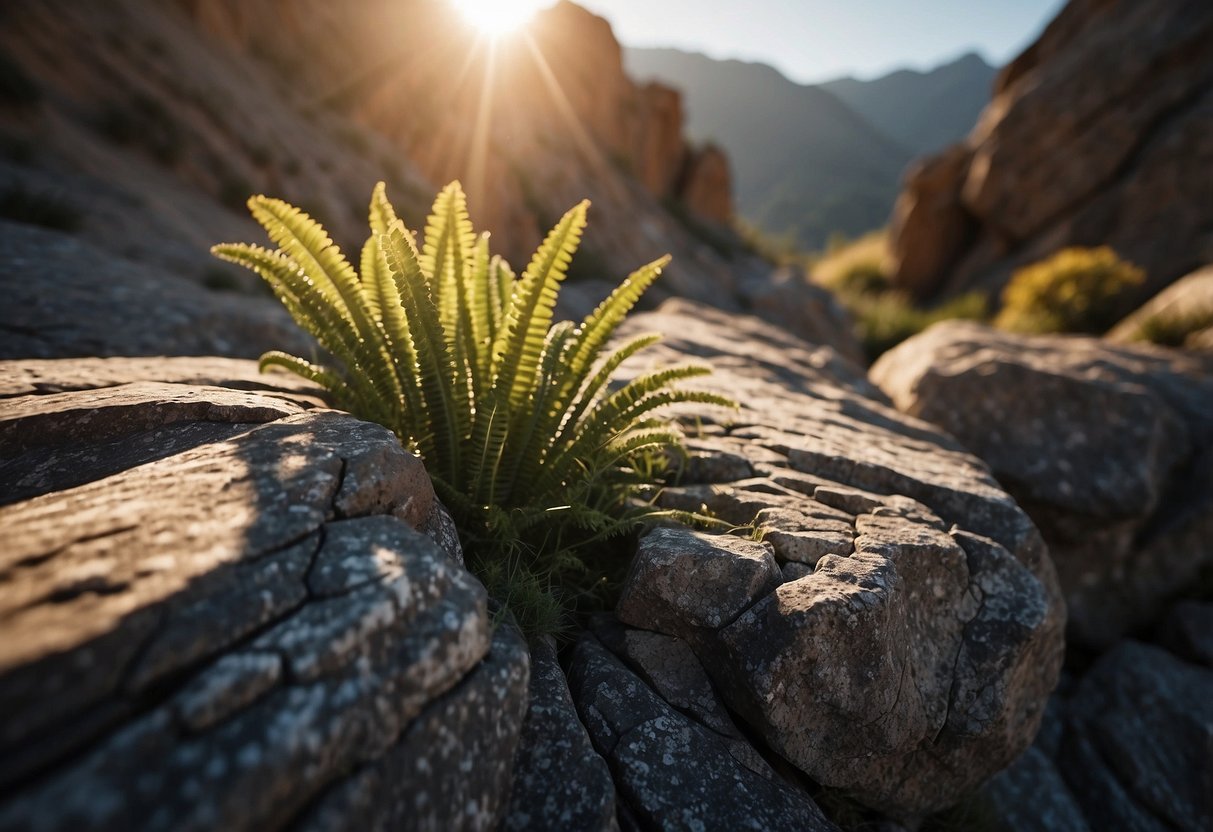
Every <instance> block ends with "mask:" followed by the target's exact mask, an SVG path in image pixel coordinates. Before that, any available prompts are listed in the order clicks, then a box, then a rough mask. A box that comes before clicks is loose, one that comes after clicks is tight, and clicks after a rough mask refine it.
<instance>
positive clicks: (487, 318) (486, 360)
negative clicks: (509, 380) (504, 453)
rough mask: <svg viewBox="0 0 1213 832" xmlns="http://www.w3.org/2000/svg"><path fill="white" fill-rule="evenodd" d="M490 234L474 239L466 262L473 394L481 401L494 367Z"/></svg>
mask: <svg viewBox="0 0 1213 832" xmlns="http://www.w3.org/2000/svg"><path fill="white" fill-rule="evenodd" d="M491 264H492V260H491V258H490V256H489V235H488V233H487V232H486V233H484V234H481V235H480V237H479V239H478V240H477V241H476V249H475V251H474V252H473V254H472V261H471V264H470V266H469V269H470V271H469V275H468V278H469V283H468V300H469V303H470V306H471V333H472V337H471V340H472V346H471V361H470V363H471V365H472V397H473V398H474V399H475V400H476V401H477V402H480V401H481V400H482V398H484V397H485V396H486V395H487V393H488V387H489V385H490V384H491V383H492V377H491V375H490V373H492V370H493V361H492V347H493V312H492V310H491V309H490V307H491V304H492V295H491V291H492V290H491V287H490V277H491V276H492V275H491V272H490V267H491Z"/></svg>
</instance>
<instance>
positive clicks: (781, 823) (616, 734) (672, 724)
mask: <svg viewBox="0 0 1213 832" xmlns="http://www.w3.org/2000/svg"><path fill="white" fill-rule="evenodd" d="M569 687H570V689H571V690H572V693H573V698H574V700H575V701H576V702H577V707H578V711H579V712H580V713H581V718H582V720H583V721H584V722H585V724H586V726H587V727H588V728H589V732H590V737H591V739H593V741H594V747H595V748H597V749H598V750H599V752H600V753H602V754H603V755H604V756H605V757H606V758H607V760H608V761H609V762H610V764H611V769H612V772H613V773H614V775H615V785H616V788H617V789H618V790H619V793H620V798H621V800H622V801H624V802H625V803H626V804H627V806H628V809H629V813H630V815H631V816H632V817H634V818H636V819H637V821H638V822H639V823H640V824H641V827H642V828H655V829H704V830H709V829H710V830H739V829H752V830H789V832H790V830H805V832H812V830H822V832H825V830H834V829H837V827H835V826H834V825H833V824H832V823H830V822H829V821H828V820H826V818H825V816H824V815H822V814H821V810H820V809H818V808H817V806H816V804H814V803H813V801H812V799H811V798H810V797H809V796H808V794H806V793H805V792H804V791H803V790H801V789H799V788H797V787H795V786H793V785H791V784H789V783H786V782H783V781H780V780H777V779H771V778H767V777H763V776H762V775H760V774H756V773H755V772H753V771H751V770H750V769H749V768H747V767H746V766H744V765H742V764H741V763H739V762H738V761H737V760H736V759H735V758H734V757H733V755H732V754H731V753H730V750H729V747H728V745H727V744H726V743H725V741H724V738H723V737H721V736H719V735H718V734H715V733H714V732H712V731H710V730H709V729H707V728H705V727H702V726H700V725H698V724H696V723H694V722H692V721H691V720H690V719H688V718H687V717H685V716H683V715H682V714H680V713H679V712H678V711H676V710H675V709H674V708H672V707H671V706H670V705H669V704H667V703H666V702H665V701H664V700H662V699H661V697H659V696H658V695H657V694H655V693H654V692H653V691H652V690H651V689H650V688H649V687H648V686H647V685H646V684H645V683H644V682H643V681H641V680H640V678H639V677H637V676H636V675H635V674H633V673H631V672H630V671H629V670H628V669H627V668H626V667H624V665H623V664H622V663H620V661H619V660H618V659H616V658H615V657H614V656H612V655H611V653H610V652H609V651H608V650H607V649H606V648H605V647H603V646H602V645H601V644H600V643H599V642H598V641H597V640H596V639H594V638H593V637H592V636H588V635H587V636H584V637H583V638H582V640H581V641H580V642H578V644H577V647H576V650H575V651H574V654H573V657H572V660H571V669H570V675H569Z"/></svg>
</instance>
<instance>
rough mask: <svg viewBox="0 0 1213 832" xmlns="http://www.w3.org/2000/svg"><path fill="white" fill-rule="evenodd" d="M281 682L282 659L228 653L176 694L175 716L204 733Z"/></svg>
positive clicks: (193, 728) (272, 655)
mask: <svg viewBox="0 0 1213 832" xmlns="http://www.w3.org/2000/svg"><path fill="white" fill-rule="evenodd" d="M281 678H282V658H281V657H279V656H277V655H275V654H273V653H257V652H243V653H229V654H228V655H226V656H224V657H222V658H221V659H219V660H218V661H216V662H215V663H214V664H213V665H211V667H209V668H208V669H207V670H205V671H204V672H202V673H200V674H198V676H197V677H196V678H195V679H194V680H193V681H192V682H190V684H189V685H188V686H187V687H186V688H185V689H184V690H182V691H181V692H180V693H179V694H177V696H176V697H175V700H174V702H173V715H174V716H175V717H176V718H177V719H178V720H180V721H181V722H182V724H183V725H185V727H186V728H187V729H188V730H190V731H192V732H194V733H198V732H200V731H205V730H206V729H207V728H210V727H211V726H212V725H214V724H215V723H217V722H218V721H219V720H221V719H223V718H224V717H226V716H228V715H230V714H232V713H235V712H236V711H238V710H240V709H241V708H244V707H247V706H248V704H249V703H250V702H252V701H253V700H254V699H256V698H257V697H259V696H260V695H261V694H263V693H265V692H266V691H268V690H269V689H270V688H272V687H274V685H276V684H278V680H279V679H281Z"/></svg>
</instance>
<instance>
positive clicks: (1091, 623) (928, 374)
mask: <svg viewBox="0 0 1213 832" xmlns="http://www.w3.org/2000/svg"><path fill="white" fill-rule="evenodd" d="M872 378H873V379H875V380H876V381H877V382H878V383H879V384H880V385H881V386H882V387H883V388H884V390H885V391H886V392H888V393H889V394H890V395H891V396H892V397H893V399H894V401H896V403H897V404H898V406H899V407H901V408H902V409H903V410H905V411H906V412H908V413H910V414H912V415H915V416H919V417H922V418H925V419H929V420H931V421H933V422H936V423H937V424H939V425H940V426H941V427H943V428H944V429H946V430H948V431H949V432H950V433H952V434H953V435H954V436H956V437H957V438H958V439H960V440H961V441H962V442H964V443H965V444H966V446H968V447H969V448H971V449H972V450H973V451H974V452H975V453H976V454H978V455H979V456H981V457H982V458H983V459H984V460H985V461H986V462H988V463H989V464H990V466H991V467H992V468H993V470H994V473H995V475H996V476H997V477H998V479H999V481H1000V482H1002V483H1004V484H1005V485H1006V486H1007V488H1008V489H1009V490H1010V491H1011V492H1012V493H1014V494H1015V495H1016V496H1017V497H1018V498H1019V500H1020V501H1021V502H1022V503H1023V505H1024V506H1026V507H1027V508H1028V510H1029V511H1030V512H1031V513H1032V515H1033V517H1034V519H1035V520H1036V521H1037V523H1038V524H1039V526H1040V528H1041V530H1042V532H1043V534H1044V535H1045V538H1046V540H1047V541H1048V543H1049V548H1050V551H1051V552H1052V554H1053V558H1054V561H1055V562H1056V564H1057V569H1058V573H1059V576H1060V579H1061V583H1062V587H1063V589H1064V592H1065V594H1066V601H1067V605H1068V607H1069V609H1070V620H1071V635H1072V637H1073V638H1075V639H1077V640H1078V641H1080V642H1082V643H1085V644H1088V645H1093V646H1106V645H1108V644H1110V643H1111V642H1112V641H1113V640H1114V639H1115V638H1116V637H1117V636H1118V635H1120V634H1122V633H1124V632H1126V631H1129V630H1132V629H1133V628H1135V627H1140V626H1145V625H1148V624H1150V623H1151V622H1152V621H1153V620H1154V619H1155V618H1156V617H1157V616H1158V615H1159V614H1160V613H1161V611H1162V609H1163V608H1164V605H1165V604H1166V602H1167V601H1169V599H1171V598H1172V597H1174V596H1175V595H1176V594H1177V593H1179V592H1183V591H1185V590H1186V589H1187V587H1188V586H1189V585H1190V584H1191V582H1192V580H1193V579H1194V578H1195V576H1196V575H1197V574H1198V573H1199V571H1200V570H1201V569H1202V568H1204V567H1205V566H1206V565H1207V564H1210V563H1213V546H1210V545H1209V542H1208V541H1209V539H1210V538H1209V533H1210V531H1211V530H1213V511H1211V509H1213V464H1211V462H1213V376H1210V375H1209V373H1208V372H1207V371H1206V370H1205V368H1204V367H1203V366H1202V365H1201V364H1200V363H1199V362H1197V361H1195V360H1193V359H1191V358H1188V357H1185V356H1183V355H1180V354H1178V353H1173V352H1169V351H1164V350H1158V349H1154V348H1149V347H1118V346H1113V345H1109V344H1107V343H1106V342H1104V341H1100V340H1097V339H1091V338H1073V337H1034V338H1028V337H1024V336H1016V335H1009V334H1006V333H999V332H995V331H993V330H990V329H987V328H984V327H980V326H978V325H975V324H964V323H948V324H941V325H939V326H936V327H933V328H932V329H931V330H929V331H928V332H926V333H924V334H922V335H919V336H917V337H916V338H913V339H910V340H909V341H907V342H906V343H904V344H902V345H901V346H899V347H898V348H896V349H894V350H892V351H890V352H889V353H887V354H886V355H885V356H883V357H882V358H881V359H880V361H878V362H877V363H876V365H875V366H874V367H873V368H872Z"/></svg>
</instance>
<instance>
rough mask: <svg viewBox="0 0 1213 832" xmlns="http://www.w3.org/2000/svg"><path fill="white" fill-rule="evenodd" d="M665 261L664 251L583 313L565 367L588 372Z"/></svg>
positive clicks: (660, 270)
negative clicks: (571, 353)
mask: <svg viewBox="0 0 1213 832" xmlns="http://www.w3.org/2000/svg"><path fill="white" fill-rule="evenodd" d="M669 262H670V256H669V255H668V254H667V255H666V256H665V257H662V258H660V259H658V260H654V261H653V262H652V263H649V264H648V265H647V266H643V267H642V268H639V269H637V270H636V271H634V272H632V273H631V274H630V275H628V277H627V279H625V280H624V281H623V283H621V284H619V286H618V287H617V288H616V289H615V290H614V291H613V292H611V294H610V295H609V296H608V297H607V299H606V300H604V301H603V302H602V303H600V304H599V305H598V307H597V308H596V309H594V311H593V312H591V313H590V314H589V315H588V316H586V319H585V321H584V322H582V325H581V334H580V335H579V337H578V341H577V350H576V351H575V352H574V353H573V355H572V356H571V357H570V359H569V366H570V368H571V370H572V372H573V373H574V374H575V375H579V374H584V373H586V372H588V369H589V367H590V366H592V365H593V363H594V362H595V361H596V360H597V358H598V353H599V352H600V351H601V349H602V348H603V346H604V345H605V344H606V343H607V341H609V340H610V338H611V336H612V335H614V334H615V330H616V329H617V328H618V327H619V324H620V323H622V322H623V319H624V318H625V317H626V316H627V314H628V312H630V311H632V308H633V307H634V306H635V305H636V303H637V301H639V300H640V297H641V296H642V295H643V294H644V293H645V292H646V291H647V290H648V288H649V287H650V286H652V285H653V282H654V281H655V280H657V278H658V277H660V276H661V272H662V269H664V268H665V267H666V266H667V265H669Z"/></svg>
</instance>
